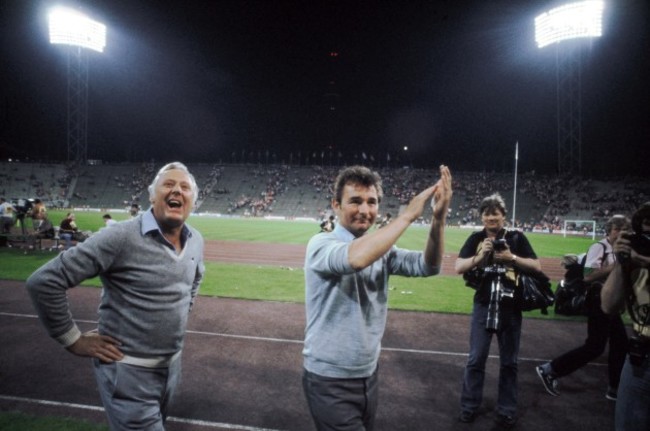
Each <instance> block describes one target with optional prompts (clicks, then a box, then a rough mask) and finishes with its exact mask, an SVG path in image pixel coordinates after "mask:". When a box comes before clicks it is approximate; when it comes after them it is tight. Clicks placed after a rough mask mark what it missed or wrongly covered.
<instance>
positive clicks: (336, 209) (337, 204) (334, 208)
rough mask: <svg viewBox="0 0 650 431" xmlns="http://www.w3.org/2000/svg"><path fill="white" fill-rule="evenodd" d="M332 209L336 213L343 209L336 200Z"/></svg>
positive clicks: (333, 201)
mask: <svg viewBox="0 0 650 431" xmlns="http://www.w3.org/2000/svg"><path fill="white" fill-rule="evenodd" d="M332 209H333V210H334V211H338V210H340V209H341V203H340V202H339V201H337V200H336V199H332Z"/></svg>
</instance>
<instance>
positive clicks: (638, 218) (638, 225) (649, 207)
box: [632, 202, 650, 233]
mask: <svg viewBox="0 0 650 431" xmlns="http://www.w3.org/2000/svg"><path fill="white" fill-rule="evenodd" d="M647 218H648V219H650V202H646V203H644V204H641V206H640V207H639V208H637V210H636V211H634V214H633V215H632V229H634V232H636V233H642V232H643V220H644V219H647Z"/></svg>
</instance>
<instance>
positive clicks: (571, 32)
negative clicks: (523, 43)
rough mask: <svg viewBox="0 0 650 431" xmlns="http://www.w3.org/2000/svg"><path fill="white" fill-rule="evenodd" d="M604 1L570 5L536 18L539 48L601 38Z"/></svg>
mask: <svg viewBox="0 0 650 431" xmlns="http://www.w3.org/2000/svg"><path fill="white" fill-rule="evenodd" d="M604 9H605V2H604V1H602V0H587V1H582V2H576V3H569V4H565V5H563V6H560V7H557V8H555V9H551V10H550V11H548V12H544V13H543V14H541V15H539V16H538V17H537V18H535V41H536V42H537V46H538V47H539V48H543V47H545V46H547V45H550V44H552V43H555V42H560V41H562V40H566V39H575V38H580V37H600V36H601V35H602V29H603V10H604Z"/></svg>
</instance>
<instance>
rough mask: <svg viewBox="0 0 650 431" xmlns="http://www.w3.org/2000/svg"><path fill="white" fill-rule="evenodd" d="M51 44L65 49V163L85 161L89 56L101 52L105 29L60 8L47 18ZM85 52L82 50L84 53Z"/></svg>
mask: <svg viewBox="0 0 650 431" xmlns="http://www.w3.org/2000/svg"><path fill="white" fill-rule="evenodd" d="M49 27H50V43H52V44H63V45H68V47H67V48H68V49H67V56H68V137H67V143H68V161H69V162H70V161H71V162H77V163H79V162H81V163H83V162H85V161H86V160H87V159H88V56H87V55H86V52H85V49H91V50H93V51H97V52H103V51H104V48H105V47H106V26H105V25H104V24H101V23H99V22H96V21H93V20H91V19H90V18H88V17H86V16H85V15H83V14H81V13H79V12H77V11H75V10H73V9H67V8H62V7H57V8H54V9H52V10H51V11H50V14H49ZM84 48H85V49H84Z"/></svg>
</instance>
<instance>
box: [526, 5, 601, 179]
mask: <svg viewBox="0 0 650 431" xmlns="http://www.w3.org/2000/svg"><path fill="white" fill-rule="evenodd" d="M604 7H605V4H604V1H602V0H587V1H581V2H576V3H568V4H565V5H563V6H559V7H556V8H554V9H551V10H550V11H548V12H544V13H543V14H541V15H539V16H538V17H536V18H535V40H536V42H537V46H538V47H539V48H543V47H545V46H547V45H551V44H555V49H556V85H557V152H558V165H557V169H558V173H565V172H568V173H575V174H581V173H582V100H581V99H582V97H581V96H582V76H581V53H582V51H581V49H582V47H583V43H581V42H580V41H579V40H574V39H584V38H594V37H600V36H601V35H602V16H603V9H604Z"/></svg>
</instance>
